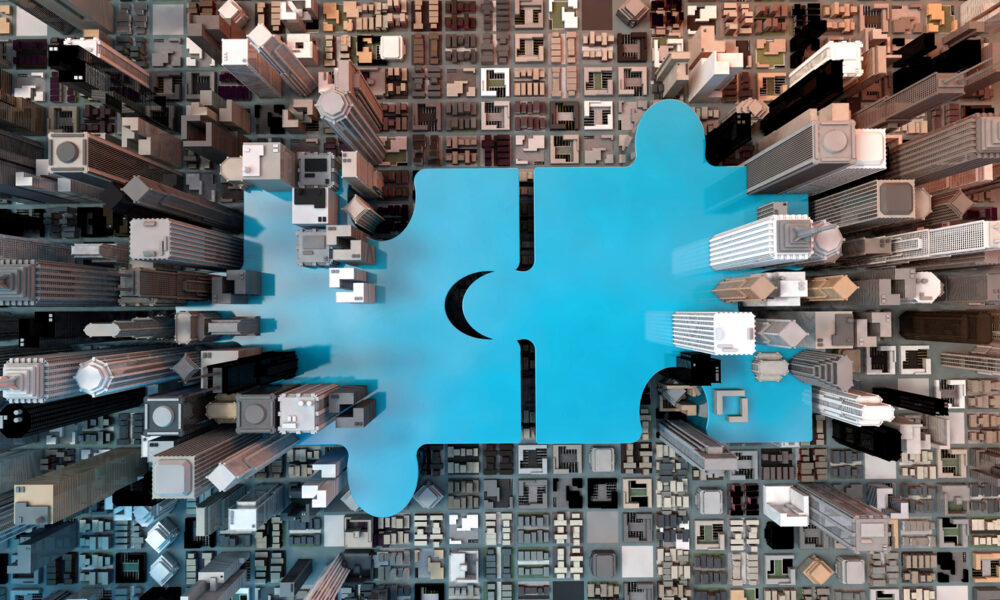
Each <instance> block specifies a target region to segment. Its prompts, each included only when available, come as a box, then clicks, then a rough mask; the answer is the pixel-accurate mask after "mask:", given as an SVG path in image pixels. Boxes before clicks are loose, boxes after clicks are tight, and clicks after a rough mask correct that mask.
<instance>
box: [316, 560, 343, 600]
mask: <svg viewBox="0 0 1000 600" xmlns="http://www.w3.org/2000/svg"><path fill="white" fill-rule="evenodd" d="M350 574H351V571H350V569H348V568H347V565H345V564H344V557H343V556H338V557H337V558H335V559H333V560H332V561H330V562H329V563H328V564H327V565H326V568H324V569H323V572H322V573H320V575H319V579H317V580H316V583H314V584H313V586H312V588H310V589H309V593H308V594H306V597H305V600H327V599H328V598H336V597H337V594H338V593H339V592H340V588H341V587H343V585H344V582H345V581H347V576H348V575H350Z"/></svg>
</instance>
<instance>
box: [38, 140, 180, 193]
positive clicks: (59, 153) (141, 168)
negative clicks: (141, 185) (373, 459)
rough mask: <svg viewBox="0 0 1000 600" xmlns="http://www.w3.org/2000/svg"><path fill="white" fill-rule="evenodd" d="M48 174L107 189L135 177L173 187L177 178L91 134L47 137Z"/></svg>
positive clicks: (157, 166)
mask: <svg viewBox="0 0 1000 600" xmlns="http://www.w3.org/2000/svg"><path fill="white" fill-rule="evenodd" d="M49 170H50V171H51V172H52V173H53V174H55V175H61V176H63V177H70V178H72V179H79V180H80V181H83V182H85V183H92V184H94V185H98V186H102V187H104V186H107V185H108V182H112V183H117V184H119V185H125V184H126V183H128V182H129V180H130V179H132V178H133V177H135V176H136V175H141V176H143V177H147V178H149V179H152V180H154V181H159V182H161V183H166V184H168V185H175V184H176V183H177V182H178V181H180V178H181V177H180V174H179V173H178V172H177V171H175V170H173V169H171V168H170V167H166V166H163V165H161V164H160V163H158V162H156V161H155V160H153V159H151V158H149V157H147V156H143V155H141V154H139V153H138V152H133V151H132V150H129V149H128V148H122V147H121V146H119V145H118V144H115V143H114V142H112V141H111V140H107V139H104V138H101V137H97V136H96V135H94V134H93V133H85V132H80V133H50V134H49Z"/></svg>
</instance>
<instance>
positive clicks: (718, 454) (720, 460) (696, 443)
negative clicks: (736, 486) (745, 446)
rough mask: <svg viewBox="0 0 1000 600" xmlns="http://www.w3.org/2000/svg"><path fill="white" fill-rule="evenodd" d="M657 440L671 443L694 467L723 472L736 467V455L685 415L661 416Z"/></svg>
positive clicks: (733, 469)
mask: <svg viewBox="0 0 1000 600" xmlns="http://www.w3.org/2000/svg"><path fill="white" fill-rule="evenodd" d="M656 437H657V439H658V440H659V441H661V442H663V443H665V444H666V445H668V446H670V447H671V448H673V449H674V451H675V452H677V455H678V456H680V457H681V458H683V459H684V461H685V462H687V463H688V464H690V465H691V466H693V467H697V468H699V469H701V470H702V471H705V472H706V473H722V472H724V471H735V470H736V469H738V468H739V458H738V457H737V456H736V455H735V454H733V453H732V452H730V451H729V449H728V448H726V446H724V445H723V444H720V443H719V442H717V441H715V440H714V439H712V438H711V437H710V436H709V435H708V434H707V433H705V432H704V431H702V430H700V429H698V428H697V427H695V426H694V425H692V424H691V423H688V422H687V421H686V420H684V419H663V420H661V421H660V422H659V424H658V425H657V429H656Z"/></svg>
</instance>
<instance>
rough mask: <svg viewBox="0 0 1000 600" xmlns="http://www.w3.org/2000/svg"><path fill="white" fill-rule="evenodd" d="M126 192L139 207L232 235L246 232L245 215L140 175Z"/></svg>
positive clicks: (123, 189)
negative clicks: (232, 233) (216, 228)
mask: <svg viewBox="0 0 1000 600" xmlns="http://www.w3.org/2000/svg"><path fill="white" fill-rule="evenodd" d="M122 192H124V193H125V195H126V196H128V197H129V198H130V199H131V200H132V202H133V203H134V204H135V205H136V206H141V207H144V208H150V209H153V210H155V211H157V212H160V213H163V214H167V215H170V216H172V217H177V218H180V219H184V220H188V221H193V222H195V223H198V224H200V225H207V226H209V227H218V228H219V229H224V230H226V231H230V232H239V231H241V230H242V229H243V215H242V214H240V211H237V210H233V209H232V208H229V207H228V206H224V205H222V204H219V203H218V202H212V201H211V200H205V199H204V198H202V197H201V196H195V195H194V194H189V193H187V192H182V191H180V190H178V189H175V188H172V187H170V186H167V185H163V184H162V183H159V182H156V181H153V180H152V179H149V178H147V177H142V176H140V175H137V176H135V177H133V178H132V179H131V180H129V182H128V183H127V184H125V187H123V188H122Z"/></svg>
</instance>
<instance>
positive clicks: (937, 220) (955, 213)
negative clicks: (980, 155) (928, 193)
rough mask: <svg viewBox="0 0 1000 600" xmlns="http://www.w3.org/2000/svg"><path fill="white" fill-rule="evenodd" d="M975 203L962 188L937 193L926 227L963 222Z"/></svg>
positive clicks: (925, 220) (932, 202)
mask: <svg viewBox="0 0 1000 600" xmlns="http://www.w3.org/2000/svg"><path fill="white" fill-rule="evenodd" d="M991 166H992V165H991ZM974 205H975V202H973V201H972V199H971V198H969V197H968V196H966V195H965V193H964V192H962V190H955V191H948V192H943V193H939V194H935V195H934V196H933V197H932V198H931V212H930V214H929V215H927V217H926V218H925V219H924V221H923V223H922V224H923V226H924V227H940V226H941V225H954V224H957V223H961V222H962V221H964V220H965V213H967V212H969V210H970V209H972V208H973V206H974Z"/></svg>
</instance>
